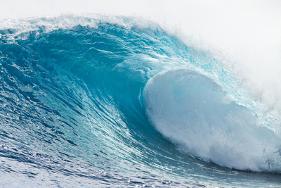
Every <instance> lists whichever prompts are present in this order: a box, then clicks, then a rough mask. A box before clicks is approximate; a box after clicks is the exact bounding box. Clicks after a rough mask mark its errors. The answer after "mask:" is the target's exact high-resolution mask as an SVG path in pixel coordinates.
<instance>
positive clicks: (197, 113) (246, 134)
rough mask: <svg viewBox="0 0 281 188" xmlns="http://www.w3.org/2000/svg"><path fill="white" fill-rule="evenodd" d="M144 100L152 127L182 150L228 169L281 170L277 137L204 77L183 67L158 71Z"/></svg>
mask: <svg viewBox="0 0 281 188" xmlns="http://www.w3.org/2000/svg"><path fill="white" fill-rule="evenodd" d="M144 97H145V103H146V107H147V115H148V117H149V118H150V120H151V122H152V124H153V125H154V126H155V128H156V129H157V130H158V131H159V132H160V133H162V134H163V135H164V136H166V137H167V138H169V139H170V140H171V141H173V142H175V143H176V144H177V145H180V147H181V150H183V151H185V152H187V153H189V154H191V155H194V156H197V157H199V158H201V159H203V160H205V161H212V162H214V163H217V164H219V165H221V166H225V167H229V168H235V169H240V170H252V171H274V172H281V153H280V149H281V146H280V142H281V139H280V137H279V136H278V135H277V134H276V133H274V132H273V131H272V130H270V129H268V128H266V127H263V126H259V122H258V121H259V119H258V118H257V116H256V114H255V113H256V112H255V111H251V110H250V109H248V108H246V107H244V106H241V105H238V104H237V103H236V102H235V101H233V100H232V99H231V98H229V97H228V96H227V94H226V93H225V92H224V91H223V90H222V88H221V87H220V86H219V85H218V84H217V83H216V82H214V81H213V80H212V79H210V78H208V77H207V76H205V75H202V74H201V73H198V72H195V71H191V70H184V69H178V70H172V71H167V72H164V73H160V74H158V75H156V76H155V77H153V78H151V79H150V80H149V82H148V83H147V85H146V87H145V90H144Z"/></svg>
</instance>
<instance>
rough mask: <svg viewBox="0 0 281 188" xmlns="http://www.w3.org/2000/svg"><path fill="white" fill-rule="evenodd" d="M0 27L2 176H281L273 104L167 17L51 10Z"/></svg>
mask: <svg viewBox="0 0 281 188" xmlns="http://www.w3.org/2000/svg"><path fill="white" fill-rule="evenodd" d="M0 36H1V37H0V74H1V77H0V104H1V108H0V116H1V120H0V141H1V142H0V158H1V166H0V173H1V174H0V178H1V183H0V184H1V185H3V186H8V185H9V187H11V186H12V187H18V186H26V187H30V186H43V187H45V186H53V187H60V186H62V187H69V186H70V185H71V186H74V187H77V186H81V185H83V186H85V187H91V186H93V185H96V186H101V187H102V186H105V187H106V186H139V185H140V186H145V185H147V186H160V187H162V186H164V187H165V186H167V187H171V186H175V187H181V186H195V187H202V186H217V185H221V186H225V187H227V186H236V187H240V186H241V187H244V186H248V187H251V186H253V187H257V186H258V187H267V186H271V187H279V186H280V185H281V182H280V176H279V175H278V173H280V172H281V157H280V143H281V142H280V141H281V139H280V136H279V134H278V130H276V129H274V120H276V118H275V117H274V114H269V115H266V116H265V115H264V114H263V113H262V110H261V108H262V105H261V104H258V103H257V102H255V101H254V100H251V98H250V97H249V96H248V95H247V92H245V91H244V90H243V89H242V88H240V87H239V80H238V79H236V78H235V77H234V76H233V75H232V74H231V71H228V70H227V69H226V68H225V67H224V66H223V65H222V64H220V63H219V62H218V61H216V59H214V58H213V57H212V56H211V55H210V54H208V53H207V52H203V51H200V50H197V49H194V48H193V47H191V46H187V45H186V44H185V43H183V42H182V41H181V40H180V39H178V38H177V37H175V36H173V35H171V34H169V33H167V32H165V31H164V30H163V29H162V28H160V27H159V26H157V25H155V24H151V23H146V24H140V23H138V21H137V20H135V19H130V18H114V19H112V20H109V19H100V18H86V17H83V18H82V17H60V18H53V19H45V18H44V19H43V18H42V19H33V20H25V21H21V22H19V23H17V22H16V21H14V22H12V24H9V25H8V26H7V27H4V26H3V27H2V28H0ZM225 167H227V168H225ZM231 169H237V170H247V171H249V170H250V171H258V172H270V173H277V174H263V173H261V174H259V173H248V172H243V171H236V170H231ZM15 177H16V178H15Z"/></svg>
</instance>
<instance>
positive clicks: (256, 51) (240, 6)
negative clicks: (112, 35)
mask: <svg viewBox="0 0 281 188" xmlns="http://www.w3.org/2000/svg"><path fill="white" fill-rule="evenodd" d="M86 13H90V14H103V15H107V16H109V15H118V16H135V17H141V18H144V19H148V20H151V21H154V22H156V23H159V24H160V25H162V26H163V27H165V28H166V29H167V30H169V31H170V32H172V33H174V34H176V35H178V36H180V37H181V38H182V39H183V40H185V41H186V42H187V43H188V44H193V45H194V46H196V47H198V48H203V49H205V50H208V51H211V52H212V53H213V54H214V55H215V56H216V57H218V58H219V59H221V60H222V61H224V62H225V64H226V65H227V66H230V67H232V69H233V70H234V71H235V72H236V74H237V75H238V77H240V78H241V80H242V81H241V84H242V83H243V85H244V86H245V87H247V88H249V89H250V90H251V91H252V94H253V96H255V97H256V100H260V101H261V102H264V103H266V104H267V106H268V109H267V110H269V111H272V110H273V111H274V110H275V111H277V113H279V111H281V100H280V95H281V85H280V83H279V82H280V81H279V77H280V75H281V53H280V52H281V3H280V1H278V0H233V1H231V0H229V1H225V0H215V1H205V0H185V1H182V0H173V1H171V0H161V1H160V0H157V1H150V0H141V1H130V0H120V1H115V0H95V1H91V0H60V1H57V0H25V1H22V0H2V1H1V2H0V18H13V19H19V18H26V17H53V16H59V15H62V14H75V15H81V14H86ZM76 21H77V20H76ZM0 23H1V24H0V25H1V26H3V25H4V22H3V21H1V22H0ZM65 23H66V22H64V23H61V24H65ZM5 24H6V25H9V24H7V23H5ZM10 24H11V23H10ZM12 24H13V23H12ZM20 24H24V22H22V21H20ZM54 25H56V24H54ZM68 25H71V23H68ZM51 27H52V26H51V25H49V28H51Z"/></svg>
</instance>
